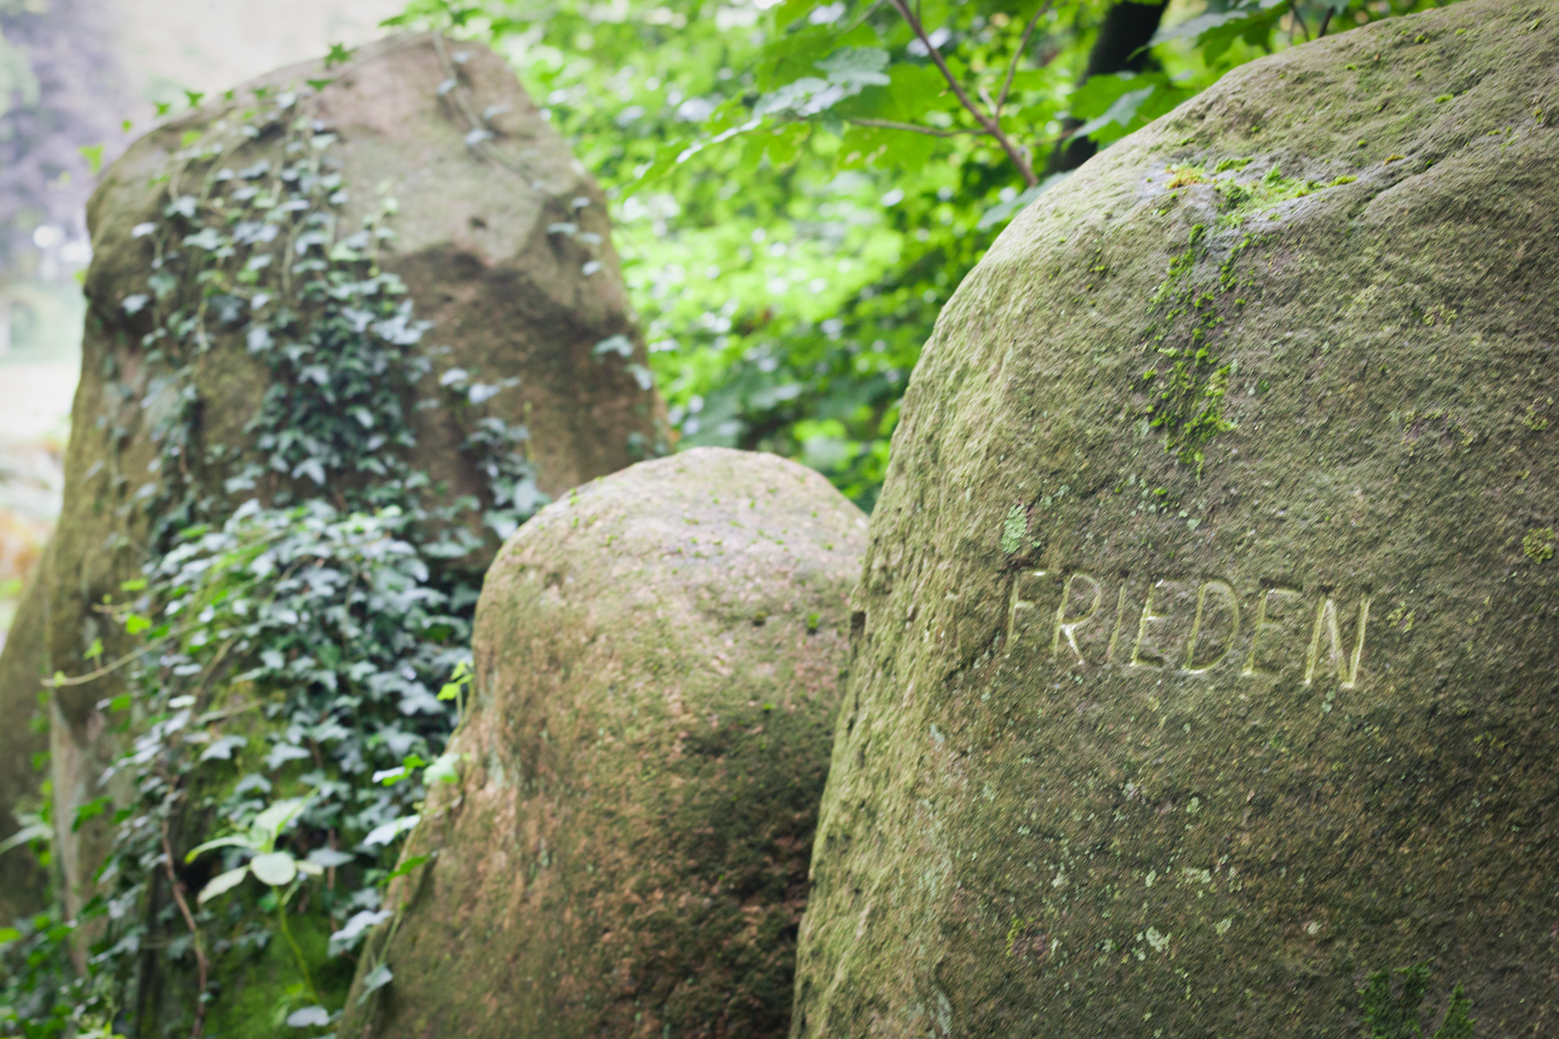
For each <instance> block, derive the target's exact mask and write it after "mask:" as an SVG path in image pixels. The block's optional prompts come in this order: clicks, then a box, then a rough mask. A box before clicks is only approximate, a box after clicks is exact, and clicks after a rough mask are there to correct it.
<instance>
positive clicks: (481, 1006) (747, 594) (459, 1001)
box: [339, 448, 866, 1039]
mask: <svg viewBox="0 0 1559 1039" xmlns="http://www.w3.org/2000/svg"><path fill="white" fill-rule="evenodd" d="M865 527H866V517H865V516H864V515H862V514H861V512H860V511H859V510H858V509H856V508H855V506H853V505H852V504H850V503H849V502H848V501H847V500H846V499H845V498H844V497H843V496H841V495H840V494H839V493H838V492H837V491H836V490H834V489H833V488H832V487H831V486H829V484H828V482H827V481H826V480H824V479H823V478H822V477H821V476H819V475H818V474H817V473H815V472H813V471H812V470H810V469H807V468H805V467H803V466H800V465H797V464H795V463H793V462H789V461H785V460H783V459H780V458H777V457H775V456H773V455H764V454H749V453H743V452H738V451H730V450H726V449H723V448H703V449H699V450H695V451H689V452H687V453H684V454H680V455H677V456H675V457H672V458H667V459H662V460H659V461H654V462H645V463H642V464H640V465H637V466H634V467H633V468H631V469H629V470H627V471H626V472H623V473H619V474H617V475H615V476H610V477H607V478H605V479H602V480H598V481H596V482H595V483H592V484H589V485H587V486H585V487H582V488H580V489H579V491H578V493H577V494H570V495H569V497H568V498H567V500H565V501H560V502H557V503H555V504H553V505H550V506H548V507H547V508H546V509H545V510H543V511H542V512H541V514H540V515H538V516H537V517H536V518H535V519H533V520H532V521H531V522H530V523H528V524H526V525H525V526H524V527H522V528H521V529H520V531H519V532H518V533H517V534H515V536H514V537H513V538H511V539H510V540H509V542H508V543H507V544H506V545H505V546H504V548H503V551H502V552H501V553H500V554H499V557H498V559H497V560H496V561H495V562H494V564H493V567H492V569H491V570H490V571H489V572H488V575H487V581H486V584H485V586H484V587H483V590H482V600H481V602H480V603H479V604H478V607H477V632H476V642H475V653H476V664H475V674H476V680H475V682H476V684H475V688H474V693H473V701H472V704H473V705H472V708H471V713H470V715H469V718H468V720H467V721H466V722H465V724H464V727H463V729H462V730H461V731H460V732H459V733H458V734H457V736H456V737H455V739H454V741H453V742H452V744H451V747H452V749H453V750H456V751H458V752H459V753H460V754H461V757H462V761H461V764H460V778H459V782H458V783H457V784H456V785H453V786H447V787H440V788H438V789H436V790H435V791H434V793H433V794H432V795H431V796H430V797H429V799H428V802H427V807H426V809H425V810H424V812H423V820H424V821H423V823H422V825H421V826H420V827H419V828H418V829H417V831H415V833H413V835H412V836H411V838H410V839H409V840H408V844H407V847H406V849H405V852H404V858H403V860H402V861H403V862H406V863H410V862H413V861H415V860H416V858H417V857H419V856H429V858H428V860H427V862H426V863H425V864H424V865H422V866H420V867H418V868H417V869H415V870H414V871H413V872H412V873H411V874H410V875H408V876H407V877H405V878H404V879H399V880H396V881H395V882H394V884H395V887H393V888H392V891H391V898H390V900H389V903H388V906H389V907H390V908H394V909H395V911H396V914H397V916H396V922H395V923H394V924H386V925H383V928H382V930H381V933H380V934H379V935H378V936H377V937H376V938H375V939H374V940H372V941H371V942H370V943H369V945H368V946H367V949H366V952H365V953H364V955H363V957H362V960H361V961H360V963H359V967H358V985H357V988H358V990H359V991H361V989H362V985H363V981H364V978H365V976H367V975H368V974H369V973H370V972H371V971H373V970H374V969H375V968H376V967H377V966H378V965H379V964H381V963H383V964H385V965H387V966H388V967H389V968H390V970H391V971H392V973H393V975H394V980H393V981H392V982H391V983H390V985H389V986H388V987H387V988H385V989H383V990H382V992H381V993H380V994H377V995H375V996H374V997H373V998H372V1000H371V1001H370V1002H368V1003H367V1004H365V1005H362V1006H360V1005H359V1002H358V996H357V994H356V993H355V992H354V995H353V997H352V998H350V999H349V1000H348V1001H347V1007H348V1010H347V1014H348V1018H347V1020H346V1021H345V1022H343V1024H342V1026H341V1028H340V1030H339V1034H340V1035H343V1036H352V1037H354V1039H355V1037H357V1036H369V1035H371V1036H374V1037H378V1039H388V1037H397V1036H407V1037H410V1036H422V1035H426V1034H429V1033H430V1031H431V1032H432V1033H436V1034H445V1035H462V1036H470V1037H484V1036H494V1037H496V1036H503V1037H512V1039H518V1037H524V1036H536V1037H543V1036H545V1037H547V1039H567V1037H583V1036H600V1035H610V1036H619V1037H629V1036H643V1037H646V1039H649V1037H659V1036H663V1035H676V1036H708V1037H717V1036H729V1037H733V1039H734V1037H738V1036H740V1037H763V1036H776V1035H783V1034H785V1032H786V1029H787V1025H788V1020H789V1014H790V1003H791V977H792V969H793V965H794V953H795V929H796V926H797V922H798V920H799V918H800V915H801V911H802V908H803V907H804V905H805V903H806V868H807V862H808V860H809V857H810V849H811V840H812V829H813V824H814V822H815V818H816V812H817V804H818V800H819V798H820V797H821V795H822V787H823V780H824V776H825V774H826V772H827V766H828V754H829V744H830V736H831V734H832V732H833V719H834V714H835V708H836V706H837V702H838V698H839V684H840V672H841V669H842V668H843V667H844V664H845V654H846V646H847V641H848V633H847V629H848V625H849V612H848V605H847V597H848V593H849V590H850V588H851V586H852V585H853V583H854V582H855V580H856V577H857V575H858V573H859V567H860V553H861V550H862V548H863V547H864V543H865Z"/></svg>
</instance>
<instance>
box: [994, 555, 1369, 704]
mask: <svg viewBox="0 0 1559 1039" xmlns="http://www.w3.org/2000/svg"><path fill="white" fill-rule="evenodd" d="M1057 592H1059V595H1057ZM1133 592H1134V589H1133V586H1132V582H1131V581H1129V580H1127V579H1124V578H1123V579H1121V581H1120V587H1119V589H1118V590H1117V591H1116V594H1115V595H1113V596H1110V595H1107V594H1106V593H1107V589H1106V587H1105V582H1104V581H1101V580H1099V579H1098V578H1097V577H1094V576H1093V575H1091V574H1087V573H1083V572H1081V571H1073V572H1066V573H1052V572H1050V571H1045V570H1025V571H1022V572H1021V573H1018V574H1017V575H1015V576H1014V578H1013V581H1012V591H1011V596H1010V599H1009V602H1008V609H1007V632H1006V636H1007V637H1006V647H1005V652H1006V654H1007V655H1008V656H1011V655H1012V654H1014V653H1016V652H1022V651H1030V652H1032V651H1033V650H1034V649H1039V650H1040V652H1046V651H1047V650H1048V655H1049V657H1050V658H1051V659H1052V660H1062V659H1065V660H1067V661H1069V662H1070V663H1073V664H1082V665H1089V664H1093V665H1113V666H1120V667H1126V668H1147V669H1158V670H1174V671H1178V672H1180V673H1182V674H1190V675H1202V674H1207V673H1209V672H1211V671H1213V670H1214V669H1216V668H1219V667H1222V666H1226V665H1227V666H1235V665H1236V664H1237V665H1238V666H1239V674H1240V675H1243V676H1246V677H1253V676H1258V675H1277V674H1279V673H1280V671H1281V670H1282V669H1283V668H1285V667H1290V666H1296V665H1298V664H1300V663H1302V664H1303V682H1304V684H1305V685H1312V684H1314V683H1315V682H1316V681H1317V680H1318V679H1320V680H1323V681H1326V680H1328V679H1329V678H1330V676H1332V675H1335V676H1336V678H1337V682H1338V684H1339V686H1340V688H1343V689H1353V688H1356V687H1357V686H1358V684H1359V679H1360V667H1361V664H1362V662H1363V659H1364V638H1365V631H1366V629H1367V627H1368V625H1369V616H1370V596H1369V593H1368V591H1364V592H1362V593H1360V594H1359V595H1357V597H1355V598H1354V599H1353V601H1352V603H1351V604H1350V603H1349V601H1348V600H1346V599H1343V598H1341V597H1334V595H1333V590H1330V589H1322V590H1319V591H1316V592H1313V593H1306V592H1305V591H1303V590H1301V589H1299V588H1294V587H1291V586H1287V585H1282V584H1263V586H1262V587H1260V588H1259V589H1257V590H1256V591H1255V594H1254V602H1248V603H1246V606H1247V608H1246V609H1244V610H1242V608H1241V598H1240V595H1239V594H1238V593H1237V592H1236V591H1235V589H1234V587H1233V586H1232V585H1230V584H1229V583H1228V582H1226V581H1220V580H1215V579H1214V580H1203V581H1177V580H1170V579H1161V580H1152V581H1148V582H1146V583H1145V585H1139V586H1138V587H1137V588H1136V589H1135V593H1136V594H1133ZM1112 599H1113V600H1114V601H1113V603H1112V605H1113V607H1114V609H1113V610H1111V609H1109V608H1108V607H1106V606H1105V603H1106V602H1108V601H1109V600H1112ZM1139 603H1140V605H1139ZM1244 617H1248V618H1249V622H1248V623H1245V622H1244V621H1243V619H1242V618H1244ZM1349 621H1351V622H1352V630H1351V631H1348V630H1346V629H1347V627H1348V622H1349ZM1301 649H1302V650H1303V653H1302V655H1301V654H1300V652H1299V651H1300V650H1301Z"/></svg>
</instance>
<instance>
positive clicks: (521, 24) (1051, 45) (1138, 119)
mask: <svg viewBox="0 0 1559 1039" xmlns="http://www.w3.org/2000/svg"><path fill="white" fill-rule="evenodd" d="M899 2H900V0H835V2H830V3H824V2H820V0H411V2H410V3H409V4H408V6H407V8H406V9H405V12H404V13H403V14H402V15H401V16H400V17H399V18H397V19H393V20H392V23H393V24H398V25H404V26H408V27H429V28H442V29H444V30H446V31H448V32H451V33H452V34H454V35H457V36H466V37H469V38H472V39H479V40H482V41H484V42H487V43H489V44H491V45H493V46H494V47H496V48H497V49H499V50H500V51H501V52H502V53H504V54H506V55H507V56H508V57H509V59H510V60H511V61H512V63H513V64H514V67H515V68H516V70H517V71H518V73H519V75H520V78H521V79H522V80H523V82H524V83H525V85H526V87H527V88H528V89H529V90H530V92H531V94H532V96H533V97H535V98H536V100H537V103H538V104H540V105H542V106H543V107H544V109H545V110H546V111H547V112H549V113H550V118H551V119H552V121H553V122H554V123H555V124H556V125H557V126H558V128H559V129H560V130H562V131H563V133H564V134H565V135H566V136H567V137H568V139H569V140H570V142H571V144H572V145H573V147H574V149H575V151H576V153H577V154H578V156H579V157H580V159H581V160H583V161H584V162H585V163H586V165H588V166H589V167H590V168H591V169H592V170H593V171H594V172H595V173H596V175H597V176H598V177H599V178H600V179H601V181H602V183H603V185H604V186H605V187H606V188H607V190H608V195H609V197H611V198H612V200H613V202H614V206H615V213H614V216H615V220H616V232H615V235H616V244H617V248H618V250H619V251H620V252H621V253H622V256H623V258H624V261H625V269H626V274H627V277H628V280H629V285H630V289H631V292H632V294H633V298H634V301H635V304H636V305H637V307H638V309H639V311H640V315H641V318H642V321H643V325H644V329H645V333H646V335H647V337H648V340H649V342H650V350H651V357H652V361H653V366H654V369H655V372H656V374H657V376H658V378H659V381H660V386H661V390H662V392H663V393H664V394H665V396H666V398H667V400H668V402H669V403H670V405H671V407H672V418H673V420H674V422H675V423H676V425H678V426H679V428H680V429H681V432H682V439H681V444H682V445H684V446H686V445H693V444H722V445H732V446H739V447H744V448H751V449H758V450H768V451H774V452H777V453H780V454H784V455H788V456H792V457H796V458H799V459H802V460H804V461H806V462H807V463H809V464H811V465H812V466H814V467H816V468H817V469H820V470H821V471H823V472H824V473H825V474H827V475H828V476H829V477H830V478H831V479H832V480H833V481H834V482H835V483H836V484H837V485H838V486H839V487H840V488H841V489H842V490H843V491H844V492H845V493H846V494H848V495H849V496H850V497H852V498H853V499H855V500H856V501H857V502H858V503H860V504H861V505H863V506H864V507H867V508H870V507H871V506H872V504H873V503H874V501H875V500H876V496H877V491H878V488H879V487H880V485H881V483H882V479H883V475H884V472H885V469H886V467H887V455H888V438H889V436H890V435H891V433H892V431H893V427H894V424H895V423H896V421H897V419H898V409H899V400H900V398H901V396H902V394H903V392H904V388H905V384H906V382H907V381H908V378H909V374H910V371H911V369H913V367H914V365H915V361H916V358H917V357H918V355H919V351H920V348H921V345H922V344H923V343H924V342H925V341H926V338H927V337H928V335H929V334H930V332H931V328H932V323H933V322H934V320H935V318H936V314H937V311H938V309H939V308H940V306H941V305H942V304H943V303H944V302H946V300H947V299H948V297H949V296H950V295H951V293H952V292H953V290H954V289H955V288H956V287H957V285H958V283H959V281H960V280H962V278H963V276H964V274H966V273H967V272H968V271H969V269H970V268H971V267H972V266H973V265H974V264H975V263H976V262H977V261H978V260H979V259H980V256H981V255H982V254H983V253H984V251H985V249H986V247H987V246H988V245H989V244H990V242H991V241H992V240H993V238H994V237H995V235H996V234H998V233H999V232H1000V230H1001V228H1002V227H1003V226H1004V225H1005V223H1006V221H1007V220H1008V219H1009V218H1010V217H1011V216H1012V215H1013V214H1014V213H1015V212H1016V211H1017V209H1019V208H1021V205H1022V204H1024V203H1026V202H1027V201H1028V200H1029V199H1031V198H1032V197H1034V195H1035V194H1037V193H1038V192H1039V191H1040V190H1043V188H1044V187H1046V186H1048V184H1049V183H1052V182H1053V180H1054V177H1051V178H1044V176H1043V174H1044V167H1045V165H1046V162H1047V157H1049V156H1051V155H1052V154H1053V153H1054V151H1055V149H1056V148H1057V146H1058V145H1060V144H1062V143H1063V139H1064V138H1065V137H1066V136H1067V135H1070V134H1072V133H1077V132H1081V133H1082V134H1083V135H1086V136H1088V137H1091V138H1092V139H1093V140H1094V141H1095V142H1097V143H1098V144H1101V145H1102V144H1107V143H1109V142H1110V141H1113V140H1115V139H1117V138H1119V137H1121V136H1123V135H1124V134H1126V133H1129V132H1130V131H1132V130H1134V129H1136V128H1137V127H1139V126H1141V125H1143V124H1144V123H1146V122H1147V121H1149V120H1151V119H1153V118H1155V117H1156V116H1158V115H1161V114H1163V113H1164V112H1167V111H1168V110H1169V109H1171V108H1172V107H1174V106H1175V105H1177V104H1179V103H1180V102H1181V101H1183V100H1185V99H1186V98H1188V97H1190V96H1192V95H1193V94H1195V93H1196V92H1197V91H1199V90H1202V89H1204V88H1206V87H1207V86H1208V85H1210V84H1211V83H1213V82H1214V81H1216V80H1217V79H1218V77H1219V76H1221V75H1222V74H1223V73H1224V72H1226V71H1228V70H1229V69H1230V68H1233V67H1234V66H1236V65H1239V64H1241V63H1243V62H1246V61H1250V60H1252V59H1253V58H1256V57H1259V56H1261V55H1263V54H1266V53H1268V52H1270V51H1272V50H1277V49H1281V48H1283V47H1287V46H1291V45H1295V44H1299V43H1303V42H1304V41H1305V39H1306V38H1308V37H1313V36H1314V35H1316V34H1317V33H1318V32H1319V30H1320V29H1321V27H1322V24H1323V22H1324V23H1326V25H1327V31H1328V32H1330V33H1335V32H1338V31H1341V30H1342V29H1345V28H1353V27H1355V26H1356V25H1358V24H1362V23H1364V22H1368V21H1371V20H1374V19H1378V18H1383V17H1389V16H1392V15H1399V14H1403V13H1406V12H1407V11H1410V10H1415V9H1418V8H1420V7H1425V6H1432V4H1431V3H1428V2H1425V0H1373V2H1370V3H1367V4H1365V3H1360V2H1358V0H1319V2H1317V0H1256V2H1254V3H1247V4H1245V5H1235V4H1230V3H1228V2H1227V0H1175V2H1174V3H1173V4H1171V5H1170V6H1169V7H1168V9H1167V11H1164V8H1163V7H1162V6H1159V7H1156V8H1154V12H1155V13H1156V12H1158V11H1164V13H1163V18H1162V21H1163V25H1162V26H1161V27H1160V28H1159V31H1158V34H1157V35H1156V36H1155V37H1153V42H1152V43H1151V44H1150V45H1149V47H1148V49H1147V51H1146V53H1145V54H1139V55H1136V56H1134V57H1132V56H1129V55H1121V56H1120V57H1121V58H1127V57H1130V58H1131V60H1130V62H1129V64H1132V65H1136V66H1140V71H1132V70H1131V69H1129V68H1128V69H1127V70H1126V71H1122V72H1119V73H1114V74H1106V75H1095V76H1093V77H1092V78H1089V79H1087V80H1086V81H1085V80H1084V72H1085V71H1086V70H1087V69H1088V68H1089V57H1090V52H1091V51H1092V50H1093V49H1094V48H1095V44H1096V43H1097V42H1098V36H1099V29H1100V26H1101V24H1102V23H1103V21H1104V18H1105V16H1106V14H1107V12H1108V9H1109V5H1108V4H1105V3H1100V2H1098V0H1055V2H1053V3H1048V4H1044V5H1041V4H1039V3H1038V2H1036V0H962V2H960V0H920V2H919V3H916V5H915V6H914V7H913V8H910V7H907V6H905V7H900V6H898V4H899ZM911 19H918V22H919V24H920V26H921V27H922V29H923V33H924V36H925V37H926V38H925V39H923V38H921V37H919V36H917V34H916V32H915V30H914V29H913V28H912V22H911ZM1031 21H1032V23H1033V24H1032V30H1031V31H1030V33H1029V35H1028V37H1027V42H1026V44H1024V45H1022V46H1021V47H1020V44H1022V41H1023V40H1024V34H1025V29H1026V27H1028V26H1029V24H1030V22H1031ZM927 43H929V44H931V45H933V46H934V47H935V53H933V52H932V51H931V50H930V49H928V47H927ZM938 59H940V62H939V60H938ZM1144 59H1145V60H1144ZM939 64H940V65H942V66H944V67H945V69H946V74H944V72H943V71H942V69H941V68H939ZM1117 65H1118V66H1119V67H1125V65H1124V64H1123V63H1121V62H1117ZM1097 66H1098V63H1097V62H1095V67H1097ZM949 74H950V75H951V76H952V78H953V79H955V80H957V81H958V83H959V85H960V87H961V89H962V92H963V95H964V96H965V97H966V98H968V100H969V101H970V102H971V105H965V104H964V103H963V102H962V101H961V100H960V98H959V96H958V94H957V92H956V91H954V90H952V89H950V85H949V81H948V78H947V76H948V75H949ZM1009 75H1010V80H1009ZM1004 84H1010V85H1009V87H1008V89H1006V91H1005V92H1004ZM998 102H1000V103H998ZM973 109H979V110H980V111H982V112H983V113H984V116H985V118H986V119H989V118H990V117H991V115H992V114H993V111H999V115H998V117H997V119H996V120H995V121H996V122H997V124H998V126H999V128H1000V130H1001V132H1002V134H1003V135H1004V136H1005V137H1006V138H1007V140H1008V142H1009V143H1010V144H1011V145H1012V146H1013V147H1014V148H1016V149H1019V150H1020V158H1021V159H1026V160H1027V165H1028V166H1030V167H1031V168H1032V169H1033V170H1035V171H1036V173H1034V174H1033V175H1026V171H1025V170H1024V169H1022V165H1023V163H1022V162H1020V161H1015V160H1014V159H1013V158H1012V157H1010V156H1009V154H1008V152H1007V151H1006V150H1004V148H1003V147H1002V145H1001V143H1000V142H999V141H998V140H996V139H995V138H993V137H992V136H991V135H990V134H989V133H984V132H982V131H984V130H985V129H986V126H985V124H984V122H983V121H982V119H981V118H980V117H978V116H977V115H976V114H975V112H974V111H973ZM889 124H903V125H905V126H910V127H915V128H918V129H915V130H911V129H904V128H900V127H899V126H897V125H889ZM1057 176H1058V175H1057ZM1034 181H1038V184H1037V186H1035V185H1033V183H1032V182H1034Z"/></svg>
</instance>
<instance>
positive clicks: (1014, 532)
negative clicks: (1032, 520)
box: [1001, 505, 1029, 555]
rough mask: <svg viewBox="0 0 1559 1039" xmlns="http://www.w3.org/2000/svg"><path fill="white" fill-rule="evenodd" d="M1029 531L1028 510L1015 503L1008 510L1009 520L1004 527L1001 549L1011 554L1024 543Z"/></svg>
mask: <svg viewBox="0 0 1559 1039" xmlns="http://www.w3.org/2000/svg"><path fill="white" fill-rule="evenodd" d="M1028 532H1029V517H1028V510H1027V509H1025V508H1024V507H1023V506H1021V505H1014V506H1013V507H1012V508H1010V509H1008V510H1007V522H1006V524H1005V525H1004V526H1003V527H1002V531H1001V550H1002V551H1003V552H1006V553H1008V554H1009V555H1010V554H1011V553H1013V552H1016V551H1017V550H1018V549H1019V548H1020V547H1021V546H1022V545H1023V539H1024V538H1025V537H1026V536H1028Z"/></svg>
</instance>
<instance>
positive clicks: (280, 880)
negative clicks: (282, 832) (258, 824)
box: [249, 851, 298, 887]
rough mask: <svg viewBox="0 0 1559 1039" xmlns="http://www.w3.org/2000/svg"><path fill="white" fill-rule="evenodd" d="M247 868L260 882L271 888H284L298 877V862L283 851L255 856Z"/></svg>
mask: <svg viewBox="0 0 1559 1039" xmlns="http://www.w3.org/2000/svg"><path fill="white" fill-rule="evenodd" d="M249 868H250V869H251V870H253V871H254V875H255V876H256V877H257V878H259V880H260V881H261V882H263V883H266V884H269V885H270V886H271V887H285V886H286V885H288V884H291V883H292V881H293V878H294V877H296V876H297V875H298V860H297V859H295V858H293V857H292V856H291V855H289V854H287V853H286V852H284V851H272V852H266V853H265V854H264V855H256V856H255V857H254V859H253V860H252V861H251V862H250V863H249Z"/></svg>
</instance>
